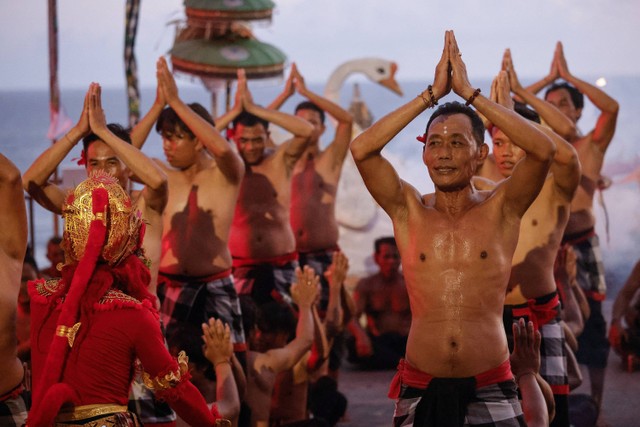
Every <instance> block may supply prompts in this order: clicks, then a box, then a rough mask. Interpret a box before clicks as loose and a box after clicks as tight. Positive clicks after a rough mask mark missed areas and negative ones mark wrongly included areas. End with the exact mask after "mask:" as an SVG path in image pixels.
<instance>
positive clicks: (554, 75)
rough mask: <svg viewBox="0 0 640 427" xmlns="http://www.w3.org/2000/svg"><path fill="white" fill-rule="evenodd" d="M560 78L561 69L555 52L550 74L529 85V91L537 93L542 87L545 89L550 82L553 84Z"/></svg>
mask: <svg viewBox="0 0 640 427" xmlns="http://www.w3.org/2000/svg"><path fill="white" fill-rule="evenodd" d="M559 78H560V70H558V63H557V62H556V58H555V54H554V57H553V58H552V59H551V66H550V68H549V74H547V75H546V76H544V77H543V78H542V79H540V80H538V81H537V82H535V83H533V84H531V85H529V86H527V90H528V91H529V92H531V93H533V94H537V93H538V92H540V91H541V90H542V89H544V88H545V87H547V86H549V85H550V84H552V83H553V82H555V81H556V80H557V79H559Z"/></svg>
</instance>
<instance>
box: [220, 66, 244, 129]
mask: <svg viewBox="0 0 640 427" xmlns="http://www.w3.org/2000/svg"><path fill="white" fill-rule="evenodd" d="M246 89H247V78H246V76H245V73H244V70H243V69H239V70H238V80H237V84H236V96H235V100H234V103H233V106H232V107H231V109H230V110H229V111H227V112H226V113H224V114H223V115H221V116H219V117H216V119H215V120H214V121H215V123H216V130H217V131H218V132H222V131H223V130H225V129H227V128H228V127H229V124H230V123H231V122H233V120H234V119H235V118H236V117H238V116H239V115H240V113H242V98H244V91H245V90H246Z"/></svg>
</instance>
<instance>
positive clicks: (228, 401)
mask: <svg viewBox="0 0 640 427" xmlns="http://www.w3.org/2000/svg"><path fill="white" fill-rule="evenodd" d="M202 332H203V336H202V339H203V340H204V355H205V357H206V358H207V359H208V360H209V361H210V362H211V364H212V365H213V367H214V369H215V371H216V406H217V407H218V412H219V413H220V415H222V417H223V418H229V419H231V418H235V417H236V416H238V414H239V413H240V397H239V394H238V387H237V386H236V382H235V379H234V376H233V369H232V363H233V360H232V358H233V344H232V343H231V330H230V329H229V325H227V324H223V323H222V321H220V320H219V319H218V320H216V319H213V318H211V319H209V323H208V324H207V323H203V324H202Z"/></svg>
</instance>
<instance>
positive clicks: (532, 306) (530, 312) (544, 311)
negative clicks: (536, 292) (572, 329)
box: [511, 292, 560, 330]
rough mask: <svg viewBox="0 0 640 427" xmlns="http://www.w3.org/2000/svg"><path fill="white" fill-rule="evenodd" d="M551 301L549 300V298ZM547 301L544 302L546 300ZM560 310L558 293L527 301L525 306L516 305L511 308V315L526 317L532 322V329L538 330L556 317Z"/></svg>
mask: <svg viewBox="0 0 640 427" xmlns="http://www.w3.org/2000/svg"><path fill="white" fill-rule="evenodd" d="M551 295H553V296H552V297H551V299H549V297H550V296H551ZM547 299H548V301H545V300H547ZM559 309H560V298H559V297H558V292H553V294H548V295H544V296H542V297H538V298H535V299H530V300H527V303H526V304H518V305H514V306H512V309H511V313H512V314H513V317H523V316H528V317H529V318H530V320H531V321H532V322H533V327H534V328H535V330H538V329H539V328H540V327H541V326H544V325H546V324H547V323H549V322H550V321H552V320H553V319H555V318H556V317H557V316H558V313H559Z"/></svg>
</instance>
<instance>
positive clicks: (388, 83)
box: [378, 62, 402, 96]
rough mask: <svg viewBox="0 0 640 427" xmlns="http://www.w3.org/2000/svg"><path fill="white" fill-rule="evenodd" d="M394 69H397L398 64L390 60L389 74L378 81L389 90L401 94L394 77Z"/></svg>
mask: <svg viewBox="0 0 640 427" xmlns="http://www.w3.org/2000/svg"><path fill="white" fill-rule="evenodd" d="M396 71H398V65H397V64H396V63H395V62H392V63H391V75H390V76H389V77H387V78H386V79H383V80H380V81H379V82H378V83H380V84H381V85H382V86H384V87H386V88H387V89H389V90H391V91H392V92H394V93H396V94H398V95H400V96H402V89H401V88H400V85H399V84H398V82H397V81H396V78H395V77H396Z"/></svg>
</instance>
